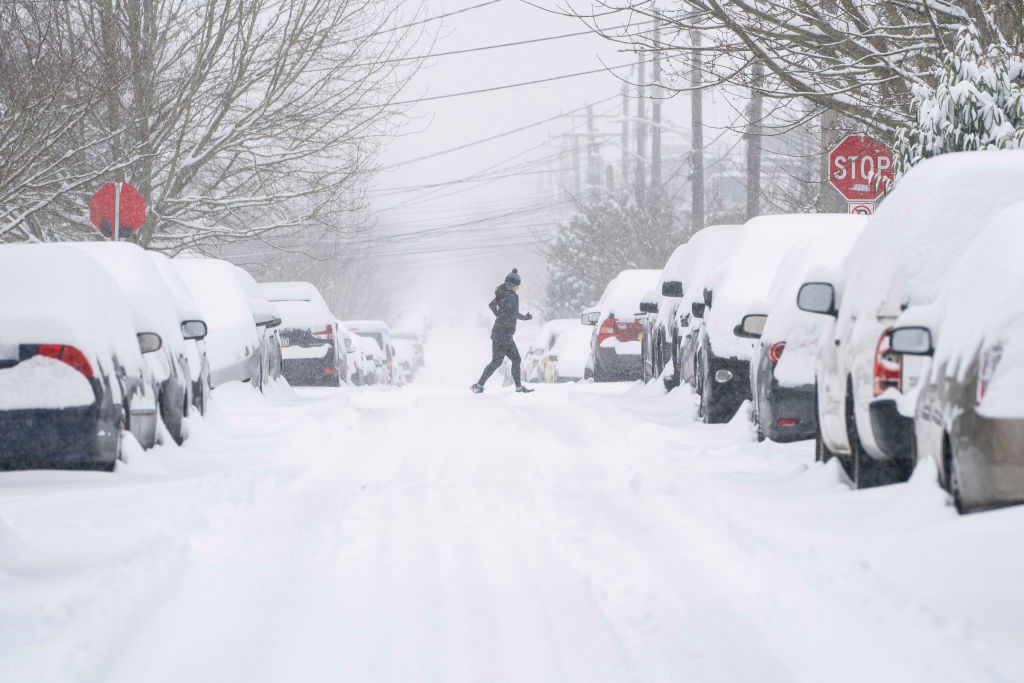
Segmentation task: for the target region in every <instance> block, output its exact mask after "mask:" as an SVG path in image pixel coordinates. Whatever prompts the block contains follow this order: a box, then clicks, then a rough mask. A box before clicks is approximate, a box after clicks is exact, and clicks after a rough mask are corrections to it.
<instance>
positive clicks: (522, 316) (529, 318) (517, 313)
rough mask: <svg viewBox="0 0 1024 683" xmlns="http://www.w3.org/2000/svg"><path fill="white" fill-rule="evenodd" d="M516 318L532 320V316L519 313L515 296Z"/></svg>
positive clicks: (517, 299) (517, 300) (517, 298)
mask: <svg viewBox="0 0 1024 683" xmlns="http://www.w3.org/2000/svg"><path fill="white" fill-rule="evenodd" d="M516 317H517V318H519V319H520V320H533V315H531V314H530V313H526V314H525V315H524V314H522V313H520V312H519V297H518V296H516Z"/></svg>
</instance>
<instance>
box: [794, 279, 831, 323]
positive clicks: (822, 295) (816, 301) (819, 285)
mask: <svg viewBox="0 0 1024 683" xmlns="http://www.w3.org/2000/svg"><path fill="white" fill-rule="evenodd" d="M796 306H797V308H799V309H800V310H801V311H807V312H808V313H820V314H821V315H831V316H832V317H836V316H838V315H839V312H838V311H837V310H836V290H835V288H834V287H833V286H832V285H831V284H829V283H828V282H807V283H804V284H803V285H801V287H800V291H799V292H797V295H796Z"/></svg>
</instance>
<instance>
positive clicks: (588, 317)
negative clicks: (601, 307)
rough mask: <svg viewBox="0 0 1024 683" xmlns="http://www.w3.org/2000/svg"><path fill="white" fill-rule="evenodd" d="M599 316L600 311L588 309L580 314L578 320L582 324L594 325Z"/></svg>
mask: <svg viewBox="0 0 1024 683" xmlns="http://www.w3.org/2000/svg"><path fill="white" fill-rule="evenodd" d="M600 317H601V312H600V311H588V312H586V313H584V314H583V315H581V316H580V322H581V323H583V324H584V325H596V324H597V319H598V318H600Z"/></svg>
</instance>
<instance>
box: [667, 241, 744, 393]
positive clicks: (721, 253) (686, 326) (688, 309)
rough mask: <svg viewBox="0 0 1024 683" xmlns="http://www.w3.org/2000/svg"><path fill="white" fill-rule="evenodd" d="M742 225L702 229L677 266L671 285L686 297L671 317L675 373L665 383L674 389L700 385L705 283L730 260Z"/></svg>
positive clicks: (672, 289)
mask: <svg viewBox="0 0 1024 683" xmlns="http://www.w3.org/2000/svg"><path fill="white" fill-rule="evenodd" d="M740 227H741V226H738V225H710V226H708V227H706V228H704V229H703V230H700V231H698V232H697V234H695V235H693V236H692V237H691V238H690V240H689V241H688V242H687V243H686V250H685V251H684V252H683V256H682V259H681V260H680V262H679V264H678V266H677V267H676V268H674V269H673V270H675V271H676V272H677V273H679V275H680V280H670V281H669V282H668V288H669V290H670V291H672V292H678V291H679V290H682V297H681V299H680V300H679V303H678V304H677V305H676V311H675V315H674V316H673V318H672V320H671V338H670V343H671V349H672V374H671V375H670V376H668V377H666V382H665V384H666V386H668V387H670V388H671V387H676V386H679V384H680V383H682V382H687V383H688V384H690V385H691V386H693V387H694V388H697V373H696V358H697V343H698V342H699V341H700V329H701V327H702V325H703V317H702V316H703V311H704V285H705V283H706V282H707V278H708V276H709V275H710V274H711V272H712V271H713V270H714V269H715V268H717V267H719V266H721V265H722V264H723V263H724V262H725V261H726V260H728V258H729V256H730V255H731V253H732V249H733V247H734V245H735V239H736V233H737V232H738V231H739V230H740ZM677 282H678V283H679V284H676V283H677Z"/></svg>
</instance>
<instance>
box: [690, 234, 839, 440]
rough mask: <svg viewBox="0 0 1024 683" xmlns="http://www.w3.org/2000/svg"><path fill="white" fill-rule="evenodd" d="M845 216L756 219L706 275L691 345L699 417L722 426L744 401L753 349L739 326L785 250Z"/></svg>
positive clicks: (761, 294)
mask: <svg viewBox="0 0 1024 683" xmlns="http://www.w3.org/2000/svg"><path fill="white" fill-rule="evenodd" d="M858 220H859V219H858V218H857V217H855V216H854V217H851V216H849V215H845V214H784V215H776V216H758V217H756V218H752V219H750V220H749V221H747V222H746V223H745V224H744V225H743V227H742V228H741V229H740V230H739V232H738V233H737V234H736V240H735V246H734V249H733V253H732V256H731V257H730V258H729V259H728V260H727V261H725V262H724V263H723V264H722V265H720V266H719V267H718V268H717V269H716V270H715V271H713V272H712V273H711V275H710V276H709V278H708V280H707V283H706V285H705V288H704V306H705V309H704V311H703V318H704V322H703V325H702V326H701V333H700V339H699V341H698V346H697V375H698V378H697V382H698V385H699V387H700V392H699V393H700V415H701V417H703V419H704V421H705V422H711V423H716V422H727V421H729V420H730V419H732V417H733V415H735V413H736V410H737V409H738V408H739V407H740V405H741V404H742V403H743V401H745V400H747V399H748V398H750V359H751V357H752V356H753V351H754V345H753V341H752V339H751V337H750V335H749V334H747V333H745V332H744V331H743V330H742V328H741V323H742V320H743V317H744V316H745V315H747V313H748V311H749V309H750V307H751V304H753V303H754V302H756V301H763V300H765V299H766V298H767V296H768V289H769V287H771V284H772V280H774V279H775V274H776V272H778V269H779V264H780V263H781V262H782V260H783V259H784V258H785V257H786V254H787V253H788V252H789V250H790V248H791V247H792V246H793V245H794V244H796V243H797V242H800V241H801V240H804V239H806V238H808V237H813V236H815V235H823V234H829V233H830V232H832V231H834V230H836V229H838V228H839V227H840V226H841V225H842V223H843V221H858Z"/></svg>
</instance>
